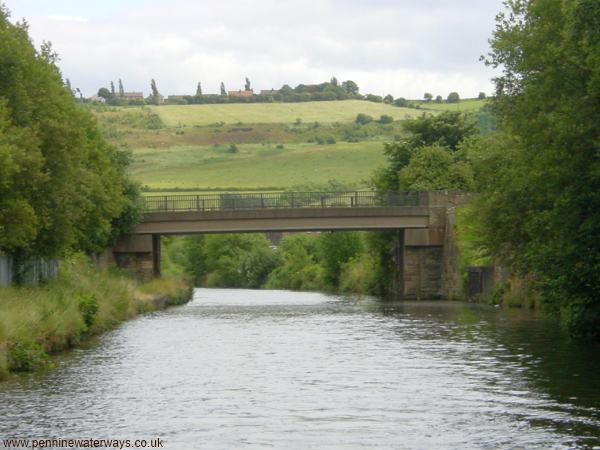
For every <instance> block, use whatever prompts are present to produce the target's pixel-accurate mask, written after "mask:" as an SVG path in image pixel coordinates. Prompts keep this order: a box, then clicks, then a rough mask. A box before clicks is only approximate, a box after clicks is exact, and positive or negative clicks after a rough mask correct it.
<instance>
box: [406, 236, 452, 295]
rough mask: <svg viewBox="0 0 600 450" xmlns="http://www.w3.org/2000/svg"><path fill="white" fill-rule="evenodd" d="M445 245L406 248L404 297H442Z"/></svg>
mask: <svg viewBox="0 0 600 450" xmlns="http://www.w3.org/2000/svg"><path fill="white" fill-rule="evenodd" d="M442 255H443V247H441V246H435V247H412V246H406V247H405V248H404V298H405V299H413V300H422V299H433V298H440V297H442V267H443V264H442Z"/></svg>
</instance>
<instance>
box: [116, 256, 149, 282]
mask: <svg viewBox="0 0 600 450" xmlns="http://www.w3.org/2000/svg"><path fill="white" fill-rule="evenodd" d="M115 261H116V263H117V266H118V267H120V268H122V269H128V270H131V271H132V272H133V273H135V276H136V278H137V279H138V280H139V281H142V282H146V281H151V280H152V278H154V258H153V256H152V253H116V254H115Z"/></svg>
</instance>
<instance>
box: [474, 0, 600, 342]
mask: <svg viewBox="0 0 600 450" xmlns="http://www.w3.org/2000/svg"><path fill="white" fill-rule="evenodd" d="M506 5H507V8H508V11H507V12H506V13H504V14H500V15H499V16H498V19H497V26H496V30H495V32H494V34H493V38H492V40H491V45H492V51H491V54H490V55H489V56H488V59H487V63H488V64H491V65H493V66H494V67H500V68H502V70H503V72H502V75H501V76H499V77H498V78H496V80H495V82H496V97H495V99H494V101H493V107H494V110H495V112H496V114H497V116H498V117H499V120H500V126H501V127H502V128H503V130H504V132H505V134H504V135H503V136H496V137H493V138H489V139H488V140H487V141H486V142H484V143H483V145H481V146H479V152H477V151H475V152H472V154H474V155H476V158H477V159H479V160H480V161H484V162H485V163H486V164H487V165H489V164H492V163H495V164H494V165H493V166H490V168H489V169H486V170H487V176H486V178H485V180H486V182H485V183H480V184H479V186H478V188H479V190H480V191H481V197H480V200H479V201H478V205H477V206H478V208H477V215H478V216H479V217H480V219H481V232H482V233H483V235H484V236H485V238H486V240H487V242H488V245H489V247H490V251H491V252H493V253H495V254H498V255H501V256H502V257H503V258H504V260H505V261H507V262H509V263H510V264H511V266H512V267H513V268H514V269H515V270H517V271H519V272H521V273H530V274H532V275H533V276H534V278H535V279H536V281H537V286H538V288H539V289H540V290H541V291H542V293H543V298H544V301H545V305H546V306H547V308H548V309H550V310H551V311H554V312H556V313H557V314H560V315H561V317H562V318H563V319H564V320H565V322H566V323H567V324H568V325H569V326H570V328H571V330H572V331H573V332H574V333H575V334H580V335H585V336H595V337H598V336H600V294H599V293H600V275H599V274H600V3H598V1H597V0H529V1H525V0H511V1H509V2H507V4H506ZM491 167H493V170H494V174H493V176H490V173H489V172H490V170H492V169H491Z"/></svg>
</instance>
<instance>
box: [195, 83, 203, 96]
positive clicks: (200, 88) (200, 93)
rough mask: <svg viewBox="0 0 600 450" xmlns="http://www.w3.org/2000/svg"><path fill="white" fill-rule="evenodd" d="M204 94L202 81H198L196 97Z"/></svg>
mask: <svg viewBox="0 0 600 450" xmlns="http://www.w3.org/2000/svg"><path fill="white" fill-rule="evenodd" d="M201 95H202V83H200V82H199V81H198V86H196V97H200V96H201Z"/></svg>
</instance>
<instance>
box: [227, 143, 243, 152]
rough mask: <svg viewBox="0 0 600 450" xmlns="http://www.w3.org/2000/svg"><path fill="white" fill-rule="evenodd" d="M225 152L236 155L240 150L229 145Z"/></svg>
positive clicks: (233, 145) (235, 146)
mask: <svg viewBox="0 0 600 450" xmlns="http://www.w3.org/2000/svg"><path fill="white" fill-rule="evenodd" d="M227 151H228V152H229V153H238V152H239V151H240V149H239V148H238V146H237V145H235V144H231V145H230V146H229V148H228V149H227Z"/></svg>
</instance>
